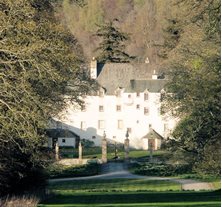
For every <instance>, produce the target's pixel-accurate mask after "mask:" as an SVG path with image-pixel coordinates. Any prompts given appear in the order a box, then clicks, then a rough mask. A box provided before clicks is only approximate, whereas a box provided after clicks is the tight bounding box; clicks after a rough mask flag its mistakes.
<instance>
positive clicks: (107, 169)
mask: <svg viewBox="0 0 222 207" xmlns="http://www.w3.org/2000/svg"><path fill="white" fill-rule="evenodd" d="M118 178H127V179H147V180H171V181H174V182H177V183H180V184H181V185H182V189H183V190H194V191H199V190H214V187H213V185H212V184H211V183H207V182H202V181H197V180H191V179H176V178H170V177H155V176H141V175H134V174H132V173H130V172H129V171H128V170H127V169H126V167H125V164H124V163H118V162H117V163H115V162H113V163H107V164H104V165H103V166H102V171H101V174H100V175H94V176H87V177H74V178H58V179H50V180H48V182H49V183H55V182H61V181H72V180H90V179H118Z"/></svg>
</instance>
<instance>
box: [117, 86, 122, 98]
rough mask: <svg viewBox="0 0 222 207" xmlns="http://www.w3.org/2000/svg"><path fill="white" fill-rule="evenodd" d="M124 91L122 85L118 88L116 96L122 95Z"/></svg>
mask: <svg viewBox="0 0 222 207" xmlns="http://www.w3.org/2000/svg"><path fill="white" fill-rule="evenodd" d="M122 91H123V89H122V88H121V87H119V88H117V90H116V91H115V93H116V97H121V95H122Z"/></svg>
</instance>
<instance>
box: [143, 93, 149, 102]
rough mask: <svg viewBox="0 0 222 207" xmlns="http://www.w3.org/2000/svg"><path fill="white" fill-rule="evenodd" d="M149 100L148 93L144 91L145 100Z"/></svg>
mask: <svg viewBox="0 0 222 207" xmlns="http://www.w3.org/2000/svg"><path fill="white" fill-rule="evenodd" d="M147 100H148V93H144V101H147Z"/></svg>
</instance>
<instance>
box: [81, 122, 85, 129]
mask: <svg viewBox="0 0 222 207" xmlns="http://www.w3.org/2000/svg"><path fill="white" fill-rule="evenodd" d="M80 128H81V129H82V130H84V129H86V122H85V121H81V126H80Z"/></svg>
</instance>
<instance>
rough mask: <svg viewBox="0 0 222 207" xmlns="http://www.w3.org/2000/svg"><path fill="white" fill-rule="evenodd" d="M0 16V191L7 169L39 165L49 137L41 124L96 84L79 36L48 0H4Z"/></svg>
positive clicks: (20, 170)
mask: <svg viewBox="0 0 222 207" xmlns="http://www.w3.org/2000/svg"><path fill="white" fill-rule="evenodd" d="M0 16H1V20H0V21H1V26H0V88H1V90H0V111H1V113H0V189H1V190H0V194H1V193H2V192H4V191H5V192H6V191H7V190H9V189H10V185H11V184H9V185H8V189H6V185H5V181H4V182H3V179H5V178H4V175H5V174H7V173H9V174H10V176H9V178H8V179H9V180H10V179H12V180H13V179H14V178H17V174H19V175H21V177H26V176H29V173H30V170H32V168H40V167H42V166H43V164H44V162H43V160H42V156H43V154H44V153H43V152H42V146H43V144H45V143H46V142H47V140H46V138H45V137H44V134H43V133H42V132H41V131H42V130H41V129H44V128H45V127H46V126H47V124H48V120H49V118H51V117H52V116H55V115H57V114H58V113H59V112H60V111H61V110H63V109H64V108H65V107H66V106H67V104H68V102H67V101H71V102H75V103H81V102H82V100H81V96H82V95H83V94H84V95H85V94H86V93H88V92H89V91H90V90H91V88H93V87H94V83H93V82H92V80H90V78H89V76H87V73H86V71H84V69H82V68H80V63H81V64H83V55H82V52H81V48H80V47H79V45H78V43H77V40H76V39H75V38H74V37H73V36H72V35H71V34H70V33H69V32H67V31H66V30H65V29H64V28H63V27H62V26H61V25H60V24H59V23H58V22H56V21H55V17H54V11H53V5H52V4H51V1H50V0H44V1H41V2H40V1H36V0H16V1H13V0H3V1H2V2H1V4H0ZM77 53H78V55H76V54H77ZM79 56H82V59H81V58H79ZM68 86H69V87H72V86H75V88H74V87H72V90H71V89H70V88H68ZM65 97H68V98H67V99H65ZM25 159H26V160H25ZM13 171H15V172H13ZM7 182H9V181H7ZM17 182H20V178H17Z"/></svg>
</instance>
